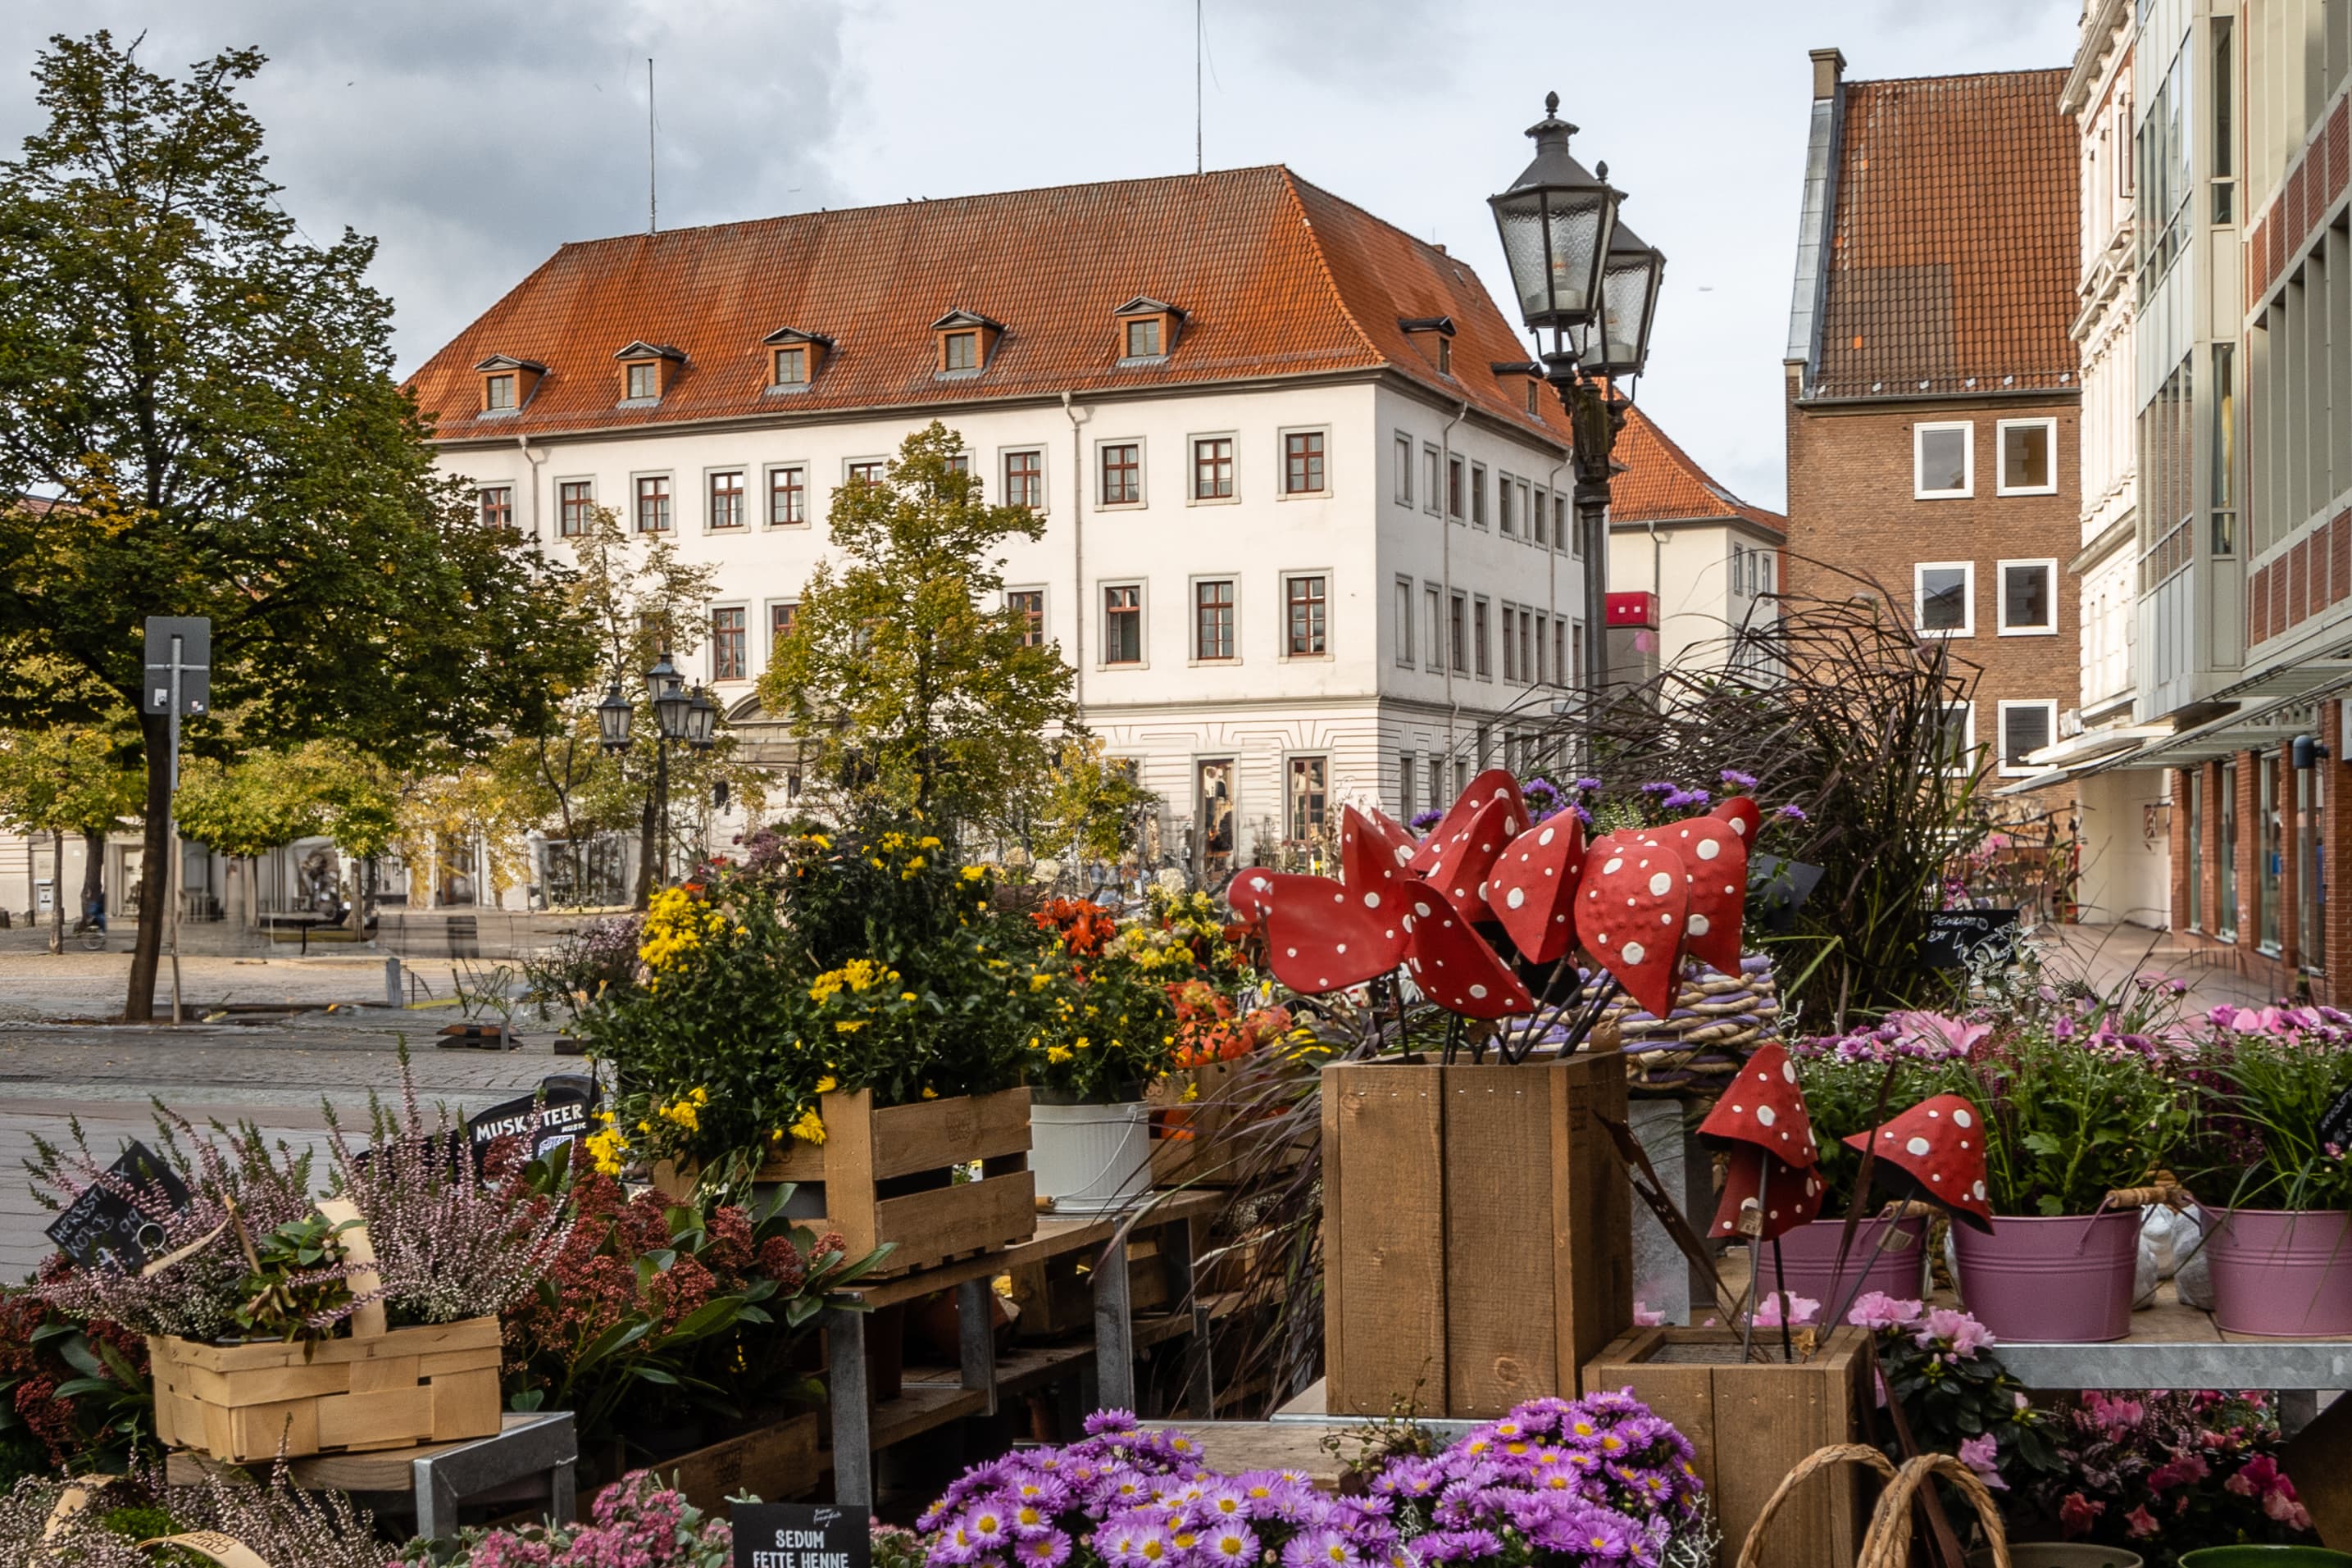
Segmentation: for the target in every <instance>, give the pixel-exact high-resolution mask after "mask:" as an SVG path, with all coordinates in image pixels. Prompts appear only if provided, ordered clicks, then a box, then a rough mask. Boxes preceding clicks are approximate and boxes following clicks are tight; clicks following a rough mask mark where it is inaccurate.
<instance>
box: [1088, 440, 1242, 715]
mask: <svg viewBox="0 0 2352 1568" xmlns="http://www.w3.org/2000/svg"><path fill="white" fill-rule="evenodd" d="M1113 444H1114V445H1117V444H1118V443H1113ZM1114 588H1131V589H1133V590H1135V611H1136V616H1135V651H1136V652H1137V653H1139V654H1140V655H1141V657H1139V658H1138V659H1136V660H1134V661H1133V662H1132V663H1126V662H1122V663H1119V664H1112V663H1111V662H1110V659H1109V656H1108V655H1109V653H1110V603H1109V599H1110V591H1111V590H1112V589H1114ZM1236 597H1238V595H1236ZM1095 614H1096V616H1097V619H1098V620H1099V621H1100V622H1101V624H1100V625H1099V626H1097V628H1096V630H1095V646H1094V661H1095V668H1096V669H1097V670H1148V669H1150V668H1151V589H1150V584H1149V583H1148V582H1147V580H1145V579H1143V578H1140V577H1102V578H1097V579H1096V580H1095Z"/></svg>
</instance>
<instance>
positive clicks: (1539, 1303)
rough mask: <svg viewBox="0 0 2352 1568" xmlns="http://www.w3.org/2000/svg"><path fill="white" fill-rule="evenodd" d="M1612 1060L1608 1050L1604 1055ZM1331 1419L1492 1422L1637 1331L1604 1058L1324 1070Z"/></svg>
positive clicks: (1617, 1084) (1627, 1202) (1561, 1384)
mask: <svg viewBox="0 0 2352 1568" xmlns="http://www.w3.org/2000/svg"><path fill="white" fill-rule="evenodd" d="M1602 1043H1603V1044H1604V1045H1613V1043H1614V1041H1613V1040H1609V1041H1604V1042H1602ZM1322 1087H1323V1095H1322V1098H1323V1289H1324V1303H1323V1306H1324V1320H1323V1321H1324V1364H1325V1369H1326V1398H1327V1403H1326V1408H1327V1409H1328V1410H1329V1411H1330V1412H1331V1413H1333V1414H1334V1415H1349V1416H1387V1415H1389V1414H1391V1411H1392V1410H1393V1409H1394V1407H1395V1404H1396V1402H1397V1401H1400V1400H1404V1399H1411V1400H1412V1401H1413V1402H1414V1404H1415V1406H1416V1408H1417V1409H1418V1411H1419V1413H1420V1414H1422V1415H1424V1416H1446V1417H1450V1418H1455V1419H1479V1418H1485V1417H1490V1416H1500V1415H1502V1414H1504V1413H1505V1412H1506V1411H1507V1410H1508V1409H1510V1407H1511V1406H1514V1405H1516V1404H1517V1403H1519V1402H1520V1401H1521V1400H1524V1399H1532V1398H1535V1397H1538V1396H1542V1395H1553V1394H1557V1395H1573V1394H1574V1393H1575V1392H1576V1382H1577V1373H1578V1369H1579V1368H1580V1367H1581V1366H1582V1365H1583V1364H1584V1363H1585V1362H1586V1361H1588V1360H1590V1359H1591V1357H1592V1356H1594V1355H1596V1354H1599V1353H1600V1352H1601V1349H1602V1348H1603V1347H1604V1346H1606V1345H1607V1344H1608V1343H1609V1342H1610V1341H1611V1340H1612V1339H1614V1338H1616V1337H1617V1335H1619V1334H1621V1333H1623V1332H1624V1331H1625V1330H1626V1329H1628V1328H1630V1327H1631V1326H1632V1325H1633V1212H1632V1201H1633V1198H1632V1192H1631V1189H1630V1188H1629V1187H1628V1186H1627V1185H1626V1181H1625V1174H1624V1169H1623V1167H1622V1166H1620V1165H1619V1163H1618V1161H1617V1156H1616V1154H1615V1153H1614V1151H1613V1150H1612V1148H1611V1146H1610V1145H1609V1141H1608V1136H1607V1134H1606V1133H1605V1132H1604V1131H1603V1130H1602V1129H1601V1126H1600V1124H1599V1123H1598V1121H1597V1119H1596V1118H1598V1117H1601V1116H1607V1117H1610V1118H1612V1119H1614V1120H1617V1121H1621V1122H1622V1121H1623V1120H1624V1118H1625V1062H1624V1059H1623V1058H1622V1057H1621V1056H1619V1055H1618V1054H1616V1052H1615V1051H1613V1050H1603V1051H1600V1052H1599V1053H1597V1054H1585V1055H1577V1056H1570V1057H1566V1058H1560V1059H1556V1060H1552V1061H1528V1062H1523V1063H1521V1064H1519V1065H1517V1066H1516V1067H1513V1066H1506V1065H1504V1064H1502V1063H1500V1062H1497V1061H1491V1060H1490V1061H1487V1062H1486V1063H1484V1064H1481V1065H1472V1064H1470V1063H1469V1062H1467V1061H1463V1062H1459V1063H1457V1064H1456V1065H1454V1066H1450V1067H1449V1066H1444V1065H1442V1064H1440V1063H1438V1062H1435V1061H1423V1062H1402V1061H1354V1062H1335V1063H1333V1064H1332V1065H1330V1066H1328V1067H1326V1068H1325V1069H1324V1070H1323V1080H1322Z"/></svg>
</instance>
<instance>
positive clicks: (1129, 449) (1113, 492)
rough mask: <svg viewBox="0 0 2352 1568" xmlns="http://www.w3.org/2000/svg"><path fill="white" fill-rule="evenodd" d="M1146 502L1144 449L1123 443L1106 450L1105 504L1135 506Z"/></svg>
mask: <svg viewBox="0 0 2352 1568" xmlns="http://www.w3.org/2000/svg"><path fill="white" fill-rule="evenodd" d="M1142 499H1143V447H1142V444H1140V443H1139V442H1133V441H1120V442H1113V443H1110V444H1107V445H1105V446H1104V447H1103V449H1102V503H1101V504H1102V505H1104V506H1106V507H1132V506H1135V505H1137V504H1138V503H1139V502H1140V501H1141V500H1142Z"/></svg>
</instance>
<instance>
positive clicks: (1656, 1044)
mask: <svg viewBox="0 0 2352 1568" xmlns="http://www.w3.org/2000/svg"><path fill="white" fill-rule="evenodd" d="M1739 968H1740V972H1739V973H1738V974H1737V975H1720V974H1717V973H1716V972H1715V971H1714V970H1712V969H1708V970H1705V971H1703V972H1701V973H1699V974H1697V975H1692V976H1686V977H1685V978H1684V980H1683V982H1682V988H1681V989H1680V990H1679V991H1678V992H1677V993H1676V994H1675V1006H1674V1010H1673V1011H1672V1012H1670V1013H1668V1014H1667V1015H1666V1016H1665V1017H1664V1018H1658V1017H1655V1016H1654V1015H1653V1014H1650V1013H1647V1012H1644V1011H1643V1010H1642V1009H1641V1008H1640V1006H1639V1005H1637V1004H1636V1003H1635V1002H1634V1000H1633V998H1631V997H1628V996H1624V995H1622V994H1621V995H1619V996H1618V997H1617V998H1615V999H1613V1000H1612V1001H1611V1002H1610V1004H1609V1006H1608V1008H1607V1009H1606V1010H1605V1011H1604V1012H1603V1013H1602V1015H1601V1016H1602V1017H1603V1018H1605V1019H1609V1020H1611V1021H1612V1022H1613V1023H1615V1024H1616V1026H1617V1031H1618V1034H1619V1035H1620V1037H1622V1039H1623V1040H1624V1041H1625V1071H1626V1074H1627V1078H1626V1086H1627V1087H1628V1088H1630V1089H1631V1090H1633V1092H1634V1093H1636V1094H1696V1095H1699V1096H1702V1097H1711V1096H1712V1095H1713V1094H1714V1093H1715V1092H1716V1091H1717V1089H1719V1088H1720V1087H1722V1085H1723V1084H1724V1083H1726V1082H1728V1081H1729V1080H1730V1079H1731V1077H1732V1075H1733V1074H1735V1073H1737V1072H1738V1071H1739V1065H1740V1063H1741V1062H1743V1061H1747V1060H1748V1052H1749V1051H1754V1050H1755V1049H1756V1048H1757V1047H1758V1046H1759V1045H1760V1044H1762V1043H1763V1042H1764V1041H1765V1040H1769V1039H1771V1038H1772V1037H1773V1036H1775V1035H1776V1034H1778V1033H1779V1032H1780V989H1779V988H1778V987H1777V986H1776V985H1775V984H1774V982H1773V979H1772V961H1771V960H1770V959H1769V958H1767V957H1764V956H1761V955H1750V956H1748V957H1746V958H1744V959H1742V960H1740V965H1739Z"/></svg>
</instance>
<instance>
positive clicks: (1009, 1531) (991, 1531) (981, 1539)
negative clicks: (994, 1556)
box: [959, 1501, 1013, 1552]
mask: <svg viewBox="0 0 2352 1568" xmlns="http://www.w3.org/2000/svg"><path fill="white" fill-rule="evenodd" d="M959 1522H960V1523H961V1525H962V1527H963V1528H964V1529H965V1530H967V1531H971V1540H972V1544H973V1545H974V1546H975V1547H977V1548H978V1549H979V1550H980V1551H982V1552H995V1551H998V1550H1000V1549H1002V1548H1003V1546H1004V1545H1005V1544H1006V1543H1007V1542H1010V1541H1011V1540H1012V1539H1013V1511H1012V1510H1011V1509H1009V1508H1006V1507H1004V1506H1003V1504H1001V1503H997V1502H994V1501H983V1502H978V1503H975V1504H973V1505H972V1507H971V1511H969V1512H967V1513H966V1514H965V1515H964V1516H963V1518H962V1519H961V1521H959Z"/></svg>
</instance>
